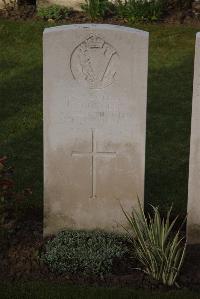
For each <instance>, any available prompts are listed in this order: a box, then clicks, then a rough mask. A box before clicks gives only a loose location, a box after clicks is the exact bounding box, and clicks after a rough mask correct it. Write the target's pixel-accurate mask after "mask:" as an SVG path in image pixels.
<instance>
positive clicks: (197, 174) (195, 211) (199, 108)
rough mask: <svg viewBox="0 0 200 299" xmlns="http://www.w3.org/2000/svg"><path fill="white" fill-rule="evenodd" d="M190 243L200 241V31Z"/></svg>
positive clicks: (191, 154) (191, 146) (198, 38)
mask: <svg viewBox="0 0 200 299" xmlns="http://www.w3.org/2000/svg"><path fill="white" fill-rule="evenodd" d="M187 240H188V243H200V33H198V34H197V39H196V54H195V67H194V85H193V104H192V128H191V143H190V167H189V189H188V218H187Z"/></svg>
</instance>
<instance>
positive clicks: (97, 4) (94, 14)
mask: <svg viewBox="0 0 200 299" xmlns="http://www.w3.org/2000/svg"><path fill="white" fill-rule="evenodd" d="M81 8H82V9H83V11H84V12H85V13H86V14H87V15H88V16H89V18H90V19H91V20H92V21H94V20H96V19H98V18H102V19H103V18H105V17H108V16H110V15H114V14H116V9H115V8H116V6H115V5H114V3H112V2H111V1H109V0H85V3H83V4H82V5H81Z"/></svg>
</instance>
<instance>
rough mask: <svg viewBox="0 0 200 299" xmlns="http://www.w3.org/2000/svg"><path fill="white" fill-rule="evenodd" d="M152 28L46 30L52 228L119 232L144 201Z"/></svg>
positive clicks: (48, 229) (47, 183)
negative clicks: (124, 211) (149, 38)
mask: <svg viewBox="0 0 200 299" xmlns="http://www.w3.org/2000/svg"><path fill="white" fill-rule="evenodd" d="M147 69H148V33H147V32H144V31H140V30H136V29H131V28H127V27H122V26H113V25H95V24H84V25H69V26H60V27H54V28H49V29H45V31H44V202H45V207H44V214H45V220H44V234H46V235H47V234H51V233H55V232H57V231H58V230H62V229H67V228H72V229H104V230H108V231H117V230H120V229H121V224H124V225H125V223H126V220H125V217H124V215H123V213H122V211H121V208H120V202H121V204H122V206H123V207H124V208H125V209H126V210H127V211H131V210H132V207H135V206H136V205H137V195H138V197H139V198H140V200H141V202H142V204H143V196H144V169H145V135H146V102H147Z"/></svg>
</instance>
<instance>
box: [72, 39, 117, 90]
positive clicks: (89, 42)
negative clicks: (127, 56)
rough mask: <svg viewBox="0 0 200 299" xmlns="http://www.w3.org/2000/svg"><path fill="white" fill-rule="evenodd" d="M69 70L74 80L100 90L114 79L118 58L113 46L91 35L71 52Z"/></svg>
mask: <svg viewBox="0 0 200 299" xmlns="http://www.w3.org/2000/svg"><path fill="white" fill-rule="evenodd" d="M70 68H71V72H72V75H73V77H74V79H75V80H77V81H79V82H80V83H82V84H84V85H85V86H87V87H88V88H91V89H101V88H104V87H106V86H108V85H110V84H112V83H113V81H114V80H115V79H116V75H117V72H118V68H119V56H118V53H117V51H116V50H115V48H114V47H113V46H111V45H110V44H109V43H107V42H105V41H104V40H103V39H102V38H101V37H99V36H97V35H94V34H92V35H91V36H90V37H89V38H87V39H86V40H85V41H83V42H82V43H81V44H79V45H78V46H77V47H76V48H75V49H74V51H73V52H72V54H71V59H70Z"/></svg>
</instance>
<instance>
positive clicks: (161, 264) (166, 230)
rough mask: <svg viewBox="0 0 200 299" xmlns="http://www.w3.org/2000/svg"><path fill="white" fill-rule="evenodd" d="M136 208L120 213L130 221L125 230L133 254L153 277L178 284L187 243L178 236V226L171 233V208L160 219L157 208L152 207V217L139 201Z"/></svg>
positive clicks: (170, 284)
mask: <svg viewBox="0 0 200 299" xmlns="http://www.w3.org/2000/svg"><path fill="white" fill-rule="evenodd" d="M138 203H139V210H138V211H136V210H133V211H132V213H131V214H128V213H127V212H125V210H124V209H123V207H122V210H123V213H124V215H125V216H126V219H127V220H128V223H129V224H130V230H127V232H128V233H129V236H130V238H131V240H132V243H133V249H134V254H135V257H136V258H137V259H138V260H139V262H140V263H141V265H142V268H141V270H143V271H144V272H145V273H146V274H147V275H149V276H151V277H152V278H153V279H155V280H157V281H160V282H162V283H163V284H165V285H168V286H172V285H174V284H175V285H177V283H176V279H177V276H178V274H179V272H180V269H181V266H182V264H183V260H184V255H185V249H186V244H184V245H183V240H184V238H183V237H181V235H180V228H179V229H178V230H177V231H176V232H175V233H174V232H173V230H174V226H175V223H176V221H177V218H178V217H176V218H175V219H174V220H173V221H171V222H170V215H171V210H172V208H170V210H169V211H168V213H167V217H166V219H164V218H162V217H161V215H160V212H159V210H158V207H154V206H152V209H153V216H151V215H150V214H147V216H146V215H145V213H144V210H143V208H142V206H141V203H140V201H139V200H138Z"/></svg>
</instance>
